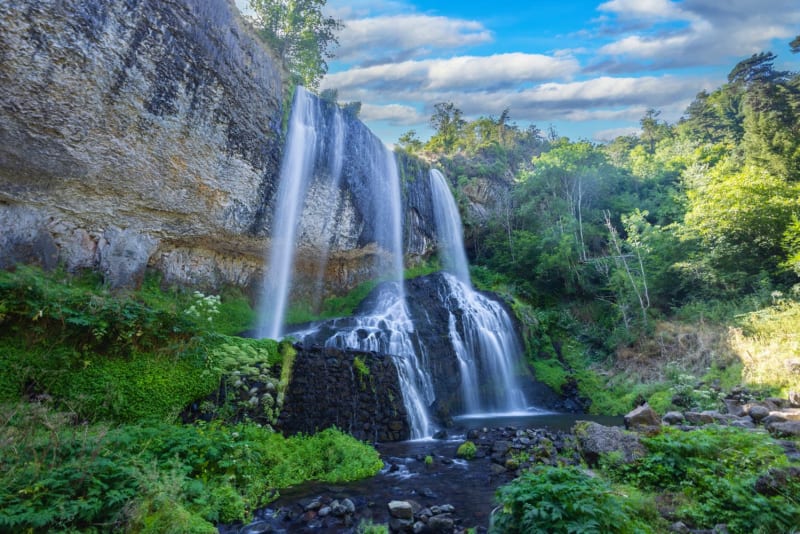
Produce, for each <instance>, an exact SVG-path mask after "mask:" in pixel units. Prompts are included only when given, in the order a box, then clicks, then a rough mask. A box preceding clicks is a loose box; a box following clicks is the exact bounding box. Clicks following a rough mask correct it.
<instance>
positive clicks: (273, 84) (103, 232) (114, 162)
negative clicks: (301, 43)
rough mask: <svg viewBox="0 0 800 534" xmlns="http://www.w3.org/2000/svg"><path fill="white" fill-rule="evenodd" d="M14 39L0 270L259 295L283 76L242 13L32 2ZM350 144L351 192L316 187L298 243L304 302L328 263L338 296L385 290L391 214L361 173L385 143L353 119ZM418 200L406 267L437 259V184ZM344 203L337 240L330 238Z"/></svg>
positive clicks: (221, 8)
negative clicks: (73, 272)
mask: <svg viewBox="0 0 800 534" xmlns="http://www.w3.org/2000/svg"><path fill="white" fill-rule="evenodd" d="M0 27H1V28H2V31H0V105H1V107H0V228H2V232H0V268H4V267H8V266H10V265H13V264H14V263H17V262H24V263H39V264H42V265H44V266H45V267H51V266H54V265H56V264H57V263H59V262H63V263H64V264H65V265H66V267H67V268H68V269H77V268H93V269H98V270H100V271H102V272H103V273H104V275H105V277H106V279H107V280H108V281H109V282H110V284H111V285H112V286H130V285H136V284H137V283H138V282H139V281H140V280H141V277H142V275H143V273H144V270H145V268H146V267H153V268H156V269H158V270H160V271H161V272H162V273H163V274H164V278H165V280H166V281H167V282H169V283H172V282H177V283H181V284H187V285H193V286H199V287H206V288H216V287H219V286H220V285H221V284H224V283H232V284H235V285H239V286H242V287H246V288H249V289H250V290H251V291H252V292H255V291H257V286H259V285H260V283H261V280H262V277H263V269H264V260H265V258H264V256H265V251H266V250H268V245H269V240H270V238H271V234H272V227H273V224H272V218H273V216H274V215H273V212H274V203H275V198H276V193H277V189H278V180H279V176H280V164H281V154H282V151H283V142H284V140H283V136H282V134H281V128H280V125H281V120H282V117H283V114H284V112H285V111H286V110H284V109H282V93H281V86H282V74H281V71H280V69H279V67H278V66H277V65H278V62H277V61H275V60H274V59H273V58H272V57H270V55H269V54H268V52H266V51H265V50H264V49H263V48H262V47H261V46H260V45H259V43H257V42H256V40H255V38H254V37H253V36H252V35H251V34H250V33H248V30H247V29H246V26H245V25H244V24H243V23H241V21H240V15H239V14H238V10H237V9H236V7H235V6H234V4H233V2H232V0H124V1H117V2H107V1H105V0H19V1H16V2H2V3H0ZM323 104H325V103H323ZM324 107H327V109H328V111H327V113H333V112H334V106H333V105H328V104H325V106H324ZM346 129H347V139H348V140H347V144H346V145H345V151H346V154H345V155H344V161H345V168H344V170H343V176H344V179H343V180H342V181H341V184H340V185H338V190H337V191H335V192H334V193H333V197H331V195H330V192H327V191H325V190H324V187H325V185H324V184H325V183H327V182H326V181H325V180H318V181H317V182H318V183H317V185H318V186H319V187H317V186H312V190H311V192H310V195H309V199H308V201H307V205H306V209H305V210H304V218H303V222H302V228H301V232H300V234H299V237H300V243H299V246H298V248H299V253H298V269H299V272H298V277H297V281H298V287H303V283H304V282H305V281H307V280H308V281H309V283H310V281H311V280H314V279H315V277H316V274H317V271H318V269H319V264H318V260H317V258H318V257H319V256H320V249H321V248H324V249H325V250H324V252H325V253H326V254H329V255H330V258H331V261H330V263H329V264H328V267H327V270H326V272H325V279H324V288H323V293H324V294H331V293H343V292H345V291H347V290H349V289H351V288H352V287H354V286H355V285H357V284H358V283H360V282H362V281H364V280H366V279H368V278H372V277H374V276H376V275H377V274H379V273H377V272H375V269H374V267H372V266H373V265H374V263H375V262H374V261H373V260H374V256H375V254H376V250H375V247H374V245H371V244H370V241H371V240H372V239H373V238H374V235H375V227H376V225H377V226H380V225H379V223H376V222H375V221H374V220H373V217H372V216H371V215H370V214H371V211H370V210H372V208H373V203H375V202H378V203H380V202H381V199H375V198H372V197H370V196H368V195H367V194H366V189H369V187H366V186H365V184H364V179H363V177H364V173H363V172H362V168H363V167H364V166H365V165H368V164H369V163H368V162H365V161H363V157H362V156H363V155H364V153H365V152H366V149H365V146H367V145H369V144H371V143H372V144H374V143H375V142H377V140H376V139H375V137H374V135H372V133H371V132H369V130H368V129H367V128H366V126H364V124H363V123H361V122H360V121H358V120H357V119H355V118H354V117H348V118H347V120H346ZM417 171H419V169H417ZM412 174H413V173H412ZM417 174H421V173H420V172H417ZM409 176H411V175H409ZM412 177H413V176H412ZM408 183H409V184H410V186H409V187H406V197H405V203H406V206H405V208H404V209H405V217H406V220H407V224H406V239H405V242H406V253H407V254H409V255H411V256H415V257H419V256H425V255H427V254H428V253H429V252H430V248H431V246H432V243H433V241H432V238H431V236H432V235H433V230H432V229H431V228H430V227H429V225H430V224H431V223H430V222H426V217H427V215H426V214H425V213H424V211H425V210H426V209H428V210H429V204H430V201H429V200H426V199H427V197H429V194H427V195H426V188H427V187H428V183H427V179H425V180H410V181H409V182H408ZM331 198H335V199H337V200H336V206H337V207H336V209H337V210H338V211H337V218H336V225H335V226H331V225H330V224H329V223H325V224H324V225H323V226H320V224H321V223H320V221H322V220H323V218H322V217H321V216H320V214H324V215H326V216H327V215H328V214H329V213H331V209H332V206H331V205H330V203H329V200H330V199H331ZM426 201H427V203H428V207H427V208H426V207H425V206H424V205H425V202H426ZM315 203H316V204H315ZM427 221H432V218H428V219H427ZM318 223H320V224H318ZM304 260H305V263H304ZM314 291H319V288H317V289H314ZM303 296H304V295H301V297H303Z"/></svg>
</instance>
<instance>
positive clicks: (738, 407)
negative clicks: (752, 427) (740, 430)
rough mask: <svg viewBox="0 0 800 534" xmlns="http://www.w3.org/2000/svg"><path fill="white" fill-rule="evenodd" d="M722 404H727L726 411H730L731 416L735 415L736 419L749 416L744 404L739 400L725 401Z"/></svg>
mask: <svg viewBox="0 0 800 534" xmlns="http://www.w3.org/2000/svg"><path fill="white" fill-rule="evenodd" d="M722 402H724V403H725V409H726V410H727V411H728V413H729V414H731V415H735V416H736V417H742V416H745V415H747V412H746V411H745V409H744V406H742V404H741V403H740V402H739V401H738V400H736V399H725V400H723V401H722Z"/></svg>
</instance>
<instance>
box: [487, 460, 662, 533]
mask: <svg viewBox="0 0 800 534" xmlns="http://www.w3.org/2000/svg"><path fill="white" fill-rule="evenodd" d="M497 498H498V500H499V501H500V504H501V506H502V508H501V509H500V511H499V513H496V514H495V515H494V516H493V518H492V519H493V521H492V526H491V532H498V533H500V532H503V533H510V534H513V533H523V532H525V533H542V534H544V533H565V534H566V533H570V532H598V533H599V532H614V533H634V532H636V533H638V532H643V533H644V532H655V531H654V530H653V529H652V528H651V527H650V526H649V525H648V524H647V523H646V522H645V519H646V518H648V517H649V516H652V512H648V508H647V506H645V505H644V503H640V502H636V501H635V500H634V499H631V498H629V497H626V496H625V495H624V494H623V493H618V492H617V491H615V490H614V489H613V488H612V487H611V486H610V484H609V483H607V482H605V481H603V480H601V479H599V478H592V477H590V476H588V475H587V474H586V473H584V472H582V471H581V470H580V469H578V468H575V467H550V466H538V467H535V468H534V469H533V470H531V471H530V472H527V473H524V474H523V475H522V476H521V477H519V478H517V479H515V480H514V481H512V482H511V483H510V484H508V485H506V486H503V487H501V488H500V489H499V490H498V492H497ZM651 510H652V508H651Z"/></svg>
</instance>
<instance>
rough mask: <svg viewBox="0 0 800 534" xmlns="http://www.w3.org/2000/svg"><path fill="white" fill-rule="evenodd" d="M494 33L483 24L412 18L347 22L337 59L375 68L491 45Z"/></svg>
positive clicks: (415, 15)
mask: <svg viewBox="0 0 800 534" xmlns="http://www.w3.org/2000/svg"><path fill="white" fill-rule="evenodd" d="M491 40H492V33H491V32H490V31H489V30H487V29H486V28H485V27H484V26H483V25H482V24H480V23H479V22H475V21H471V20H462V19H453V18H448V17H439V16H430V15H421V14H409V15H389V16H377V17H370V18H361V19H353V20H346V21H345V27H344V29H343V30H342V31H341V33H340V34H339V43H340V46H339V48H338V49H337V51H336V55H337V59H338V60H339V61H343V62H345V63H352V62H368V63H371V64H374V63H379V62H385V61H397V60H404V59H409V58H414V57H420V56H422V55H425V54H428V53H430V52H431V49H432V48H435V49H436V50H442V49H453V48H460V47H465V46H471V45H477V44H482V43H487V42H490V41H491Z"/></svg>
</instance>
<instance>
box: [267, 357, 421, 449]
mask: <svg viewBox="0 0 800 534" xmlns="http://www.w3.org/2000/svg"><path fill="white" fill-rule="evenodd" d="M297 349H298V352H297V356H296V357H295V361H294V366H293V367H292V379H291V381H290V383H289V388H288V390H287V392H286V397H285V400H284V404H283V410H282V411H281V415H280V418H279V420H278V424H277V426H278V427H279V428H280V429H281V430H283V431H284V432H286V433H289V434H296V433H299V432H303V433H313V432H317V431H319V430H322V429H324V428H329V427H332V426H335V427H337V428H339V429H340V430H343V431H345V432H348V433H350V434H352V435H353V436H355V437H356V438H357V439H361V440H369V441H399V440H404V439H408V438H409V436H410V429H409V426H408V417H407V414H406V411H405V408H404V406H403V394H402V392H401V390H400V383H399V381H398V378H397V369H396V368H395V366H394V364H393V363H392V360H391V357H390V356H384V355H380V354H375V353H370V352H359V351H353V350H338V349H331V348H322V347H307V348H303V347H299V346H298V347H297Z"/></svg>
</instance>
